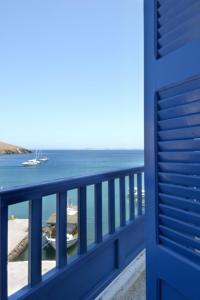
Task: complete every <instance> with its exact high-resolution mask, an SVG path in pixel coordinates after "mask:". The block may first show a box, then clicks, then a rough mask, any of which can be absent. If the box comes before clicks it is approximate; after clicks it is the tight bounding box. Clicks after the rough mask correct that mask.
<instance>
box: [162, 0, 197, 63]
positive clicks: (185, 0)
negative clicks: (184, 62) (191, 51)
mask: <svg viewBox="0 0 200 300" xmlns="http://www.w3.org/2000/svg"><path fill="white" fill-rule="evenodd" d="M199 8H200V3H198V2H197V1H195V0H182V1H176V2H174V1H171V0H168V1H166V2H164V3H160V2H159V1H157V37H158V38H157V50H158V55H159V56H160V57H162V56H165V55H167V54H169V53H170V52H172V51H175V50H176V49H178V48H180V47H183V46H185V45H186V44H188V43H189V42H192V41H194V40H196V39H198V38H199V37H200V27H199V26H198V25H199V21H200V9H199Z"/></svg>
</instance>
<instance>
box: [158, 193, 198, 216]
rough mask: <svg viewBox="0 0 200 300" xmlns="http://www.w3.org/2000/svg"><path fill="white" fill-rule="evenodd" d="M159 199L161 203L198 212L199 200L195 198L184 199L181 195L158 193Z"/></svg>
mask: <svg viewBox="0 0 200 300" xmlns="http://www.w3.org/2000/svg"><path fill="white" fill-rule="evenodd" d="M159 199H160V202H161V203H163V204H166V205H170V206H173V207H177V208H180V209H184V210H190V211H194V212H199V213H200V202H197V201H195V200H192V199H184V198H183V197H179V196H172V195H167V194H162V193H159Z"/></svg>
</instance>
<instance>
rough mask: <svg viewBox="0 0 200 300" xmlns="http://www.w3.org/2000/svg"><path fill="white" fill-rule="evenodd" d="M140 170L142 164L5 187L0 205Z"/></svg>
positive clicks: (0, 197)
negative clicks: (87, 174) (92, 173)
mask: <svg viewBox="0 0 200 300" xmlns="http://www.w3.org/2000/svg"><path fill="white" fill-rule="evenodd" d="M140 172H144V166H139V167H133V168H129V169H121V170H114V171H110V172H105V173H98V174H94V175H89V176H81V177H70V178H69V177H68V178H63V179H57V180H51V181H45V182H43V183H40V184H38V183H36V184H31V185H25V186H17V187H12V188H5V189H3V190H1V191H0V201H1V206H4V205H12V204H16V203H19V202H23V201H27V200H28V199H30V197H31V198H33V195H34V198H38V197H43V196H48V195H51V194H56V193H58V192H63V191H66V190H72V189H75V188H79V187H81V186H88V185H94V184H97V183H101V182H103V181H108V180H112V179H116V178H120V177H123V176H128V175H131V174H137V173H140ZM5 201H6V203H5Z"/></svg>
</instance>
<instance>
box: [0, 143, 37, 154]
mask: <svg viewBox="0 0 200 300" xmlns="http://www.w3.org/2000/svg"><path fill="white" fill-rule="evenodd" d="M31 152H32V151H31V150H29V149H26V148H23V147H20V146H16V145H11V144H7V143H3V142H0V154H2V155H4V154H9V155H10V154H24V153H31Z"/></svg>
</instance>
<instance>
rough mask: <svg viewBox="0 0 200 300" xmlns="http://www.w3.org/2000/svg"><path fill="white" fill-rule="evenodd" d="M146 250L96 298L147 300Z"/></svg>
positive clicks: (106, 299) (103, 299) (101, 299)
mask: <svg viewBox="0 0 200 300" xmlns="http://www.w3.org/2000/svg"><path fill="white" fill-rule="evenodd" d="M145 293H146V282H145V251H142V252H141V253H140V254H139V255H138V256H137V257H136V258H135V259H134V260H133V261H132V262H131V263H130V264H129V265H128V266H127V267H126V268H125V269H124V271H122V273H121V274H119V276H118V277H117V278H116V279H115V280H114V281H113V282H112V283H111V284H110V285H109V286H108V287H107V288H106V289H105V290H104V291H103V292H102V293H101V294H100V295H99V296H98V297H97V298H96V300H110V299H113V300H145V299H146V296H145Z"/></svg>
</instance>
